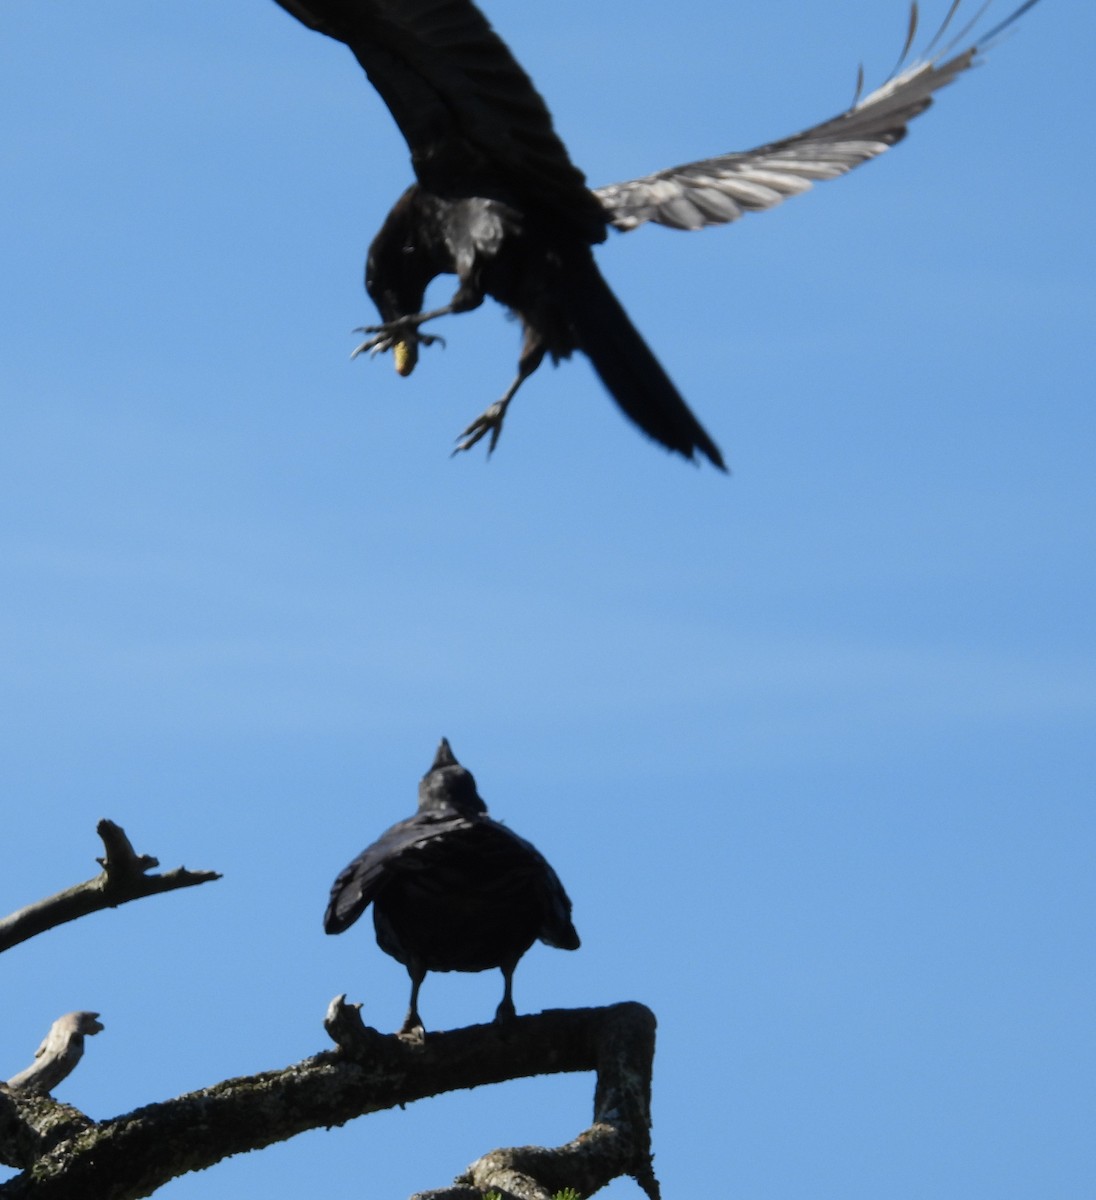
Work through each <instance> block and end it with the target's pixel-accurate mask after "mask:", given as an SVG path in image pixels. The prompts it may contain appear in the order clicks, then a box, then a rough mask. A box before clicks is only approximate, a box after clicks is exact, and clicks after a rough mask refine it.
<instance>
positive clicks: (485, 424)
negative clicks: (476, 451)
mask: <svg viewBox="0 0 1096 1200" xmlns="http://www.w3.org/2000/svg"><path fill="white" fill-rule="evenodd" d="M509 403H510V401H509V400H498V401H496V402H495V403H494V404H492V405H491V407H490V408H488V409H485V410H484V411H483V412H482V413H480V415H479V416H478V417H477V418H476V419H475V420H474V421H473V422H472V424H471V425H469V426H468V428H467V429H466V430H465V431H464V432H463V433H462V434H460V437H462V438H463V439H464V440H463V441H461V442H458V443H457V446H456V449H455V450H454V451H453V454H459V453H460V451H462V450H471V449H472V447H473V446H474V445H475V444H476V443H477V442H479V441H481V440H482V439H483V438H485V437H486V436H487V435H488V434H490V435H491V440H490V441H489V442H488V443H487V457H488V458H490V457H491V454H492V452H493V451H494V449H495V447H496V446H497V445H498V440H499V434H500V433H502V422H503V418H504V417H505V416H506V409H507V407H508V406H509ZM450 457H452V456H450Z"/></svg>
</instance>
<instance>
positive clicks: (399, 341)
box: [350, 313, 445, 375]
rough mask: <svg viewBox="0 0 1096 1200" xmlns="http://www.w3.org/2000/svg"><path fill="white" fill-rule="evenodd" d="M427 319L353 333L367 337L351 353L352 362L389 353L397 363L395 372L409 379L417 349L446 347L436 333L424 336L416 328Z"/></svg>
mask: <svg viewBox="0 0 1096 1200" xmlns="http://www.w3.org/2000/svg"><path fill="white" fill-rule="evenodd" d="M425 319H426V318H425V317H424V316H423V315H422V314H421V313H413V314H412V315H410V316H407V317H398V318H397V319H396V320H395V321H386V322H385V323H384V324H383V325H362V326H360V327H359V328H358V329H355V330H354V332H355V333H370V334H372V335H373V336H372V337H367V338H366V339H365V341H364V342H362V343H361V344H360V345H358V346H355V348H354V349H353V350H351V352H350V357H351V358H357V357H358V355H359V354H366V353H368V355H369V357H370V358H373V357H375V356H376V355H378V354H384V353H385V352H386V351H388V350H391V351H392V352H393V354H394V356H395V360H396V370H397V371H398V372H399V373H400V374H401V375H410V374H411V371H412V370H413V369H414V366H415V363H416V362H417V361H418V357H419V347H420V346H432V345H433V344H434V343H435V342H440V343H441V345H442V346H444V345H445V339H444V338H443V337H439V336H438V335H437V334H436V333H423V332H422V331H421V329H420V328H419V326H420V325H421V324H422V322H423V321H424V320H425Z"/></svg>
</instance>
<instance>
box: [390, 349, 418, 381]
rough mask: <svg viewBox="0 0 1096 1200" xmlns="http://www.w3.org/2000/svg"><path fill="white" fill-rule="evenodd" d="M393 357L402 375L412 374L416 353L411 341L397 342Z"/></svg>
mask: <svg viewBox="0 0 1096 1200" xmlns="http://www.w3.org/2000/svg"><path fill="white" fill-rule="evenodd" d="M392 357H393V358H394V359H395V362H396V370H397V371H398V372H399V374H400V375H405V376H406V375H410V374H411V372H412V371H413V370H414V369H415V353H414V349H413V347H412V346H411V344H410V342H397V343H396V344H395V346H393V347H392Z"/></svg>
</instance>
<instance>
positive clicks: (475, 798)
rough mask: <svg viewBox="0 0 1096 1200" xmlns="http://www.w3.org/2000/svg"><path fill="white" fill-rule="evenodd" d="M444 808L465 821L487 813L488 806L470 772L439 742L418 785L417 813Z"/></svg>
mask: <svg viewBox="0 0 1096 1200" xmlns="http://www.w3.org/2000/svg"><path fill="white" fill-rule="evenodd" d="M445 808H451V809H455V810H456V811H457V812H459V813H460V814H461V816H465V817H471V816H475V815H477V814H479V813H485V812H486V811H487V805H486V804H485V803H484V802H483V800H482V799H481V797H480V794H479V793H478V792H477V791H476V781H475V779H474V778H473V777H472V772H471V771H468V770H466V769H465V768H464V767H462V766H461V765H460V763H459V762H457V760H456V758H455V757H454V755H453V751H452V749H451V748H450V746H449V742H448V741H447V740H446V739H445V738H442V739H441V744H440V745H439V746H438V752H437V754H435V755H434V761H433V762H432V763H431V764H430V770H429V771H427V772H426V774H425V775H424V776H423V777H422V782H421V783H420V784H419V812H420V813H421V812H436V811H438V810H439V809H445Z"/></svg>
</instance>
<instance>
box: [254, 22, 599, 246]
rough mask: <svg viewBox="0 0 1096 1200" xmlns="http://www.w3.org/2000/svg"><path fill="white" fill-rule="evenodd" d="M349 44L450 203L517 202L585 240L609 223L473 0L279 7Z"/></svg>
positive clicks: (426, 177)
mask: <svg viewBox="0 0 1096 1200" xmlns="http://www.w3.org/2000/svg"><path fill="white" fill-rule="evenodd" d="M277 3H278V4H280V5H281V7H282V8H284V9H286V11H287V12H290V13H292V14H293V16H295V17H296V18H297V19H298V20H299V21H301V22H303V23H304V24H305V25H307V26H308V27H309V28H310V29H315V30H317V31H318V32H320V33H325V34H327V35H328V36H329V37H332V38H335V39H336V40H337V41H340V42H345V43H346V44H347V45H348V46H349V47H350V49H351V50H352V51H353V52H354V55H355V57H356V58H357V59H358V62H360V63H361V65H362V67H363V68H364V69H365V72H366V74H367V75H368V76H369V80H370V82H371V83H372V84H373V86H374V87H375V88H376V89H377V91H378V92H379V93H380V95H381V98H382V99H383V100H384V102H385V104H387V105H388V108H389V110H390V111H391V113H392V116H393V117H394V118H395V120H396V124H397V125H398V126H399V127H400V130H401V132H402V133H403V136H404V137H405V138H406V139H407V144H408V146H409V147H410V149H411V161H412V164H413V166H414V168H415V174H416V175H417V176H418V179H419V182H420V183H422V184H423V186H424V187H426V188H428V189H429V190H430V191H433V192H436V193H438V194H440V195H443V196H449V197H452V196H465V195H469V196H472V195H477V196H494V197H497V198H500V199H506V198H507V197H508V196H516V197H519V198H520V199H521V200H522V203H523V204H524V205H526V206H530V207H534V208H535V207H543V208H549V209H550V210H551V211H552V212H553V214H555V215H556V216H558V217H559V218H560V219H562V220H563V221H564V222H565V223H566V224H568V225H573V226H577V227H578V228H579V230H580V231H581V232H582V235H583V236H584V237H585V238H586V239H587V240H588V241H601V240H602V239H603V238H604V237H605V227H606V217H605V213H604V211H603V210H602V208H601V206H600V205H599V204H598V202H597V200H596V199H595V198H594V197H593V196H592V195H591V193H590V191H589V189H588V188H587V185H586V180H585V177H584V176H583V174H582V172H581V171H579V170H578V168H577V167H575V165H574V164H573V163H572V162H571V159H570V157H569V156H568V154H567V150H566V148H565V147H564V145H563V143H562V142H561V141H560V139H559V137H558V136H557V134H556V132H555V129H554V128H553V126H552V118H551V115H550V114H549V112H548V108H547V106H546V105H545V103H544V101H543V100H542V99H541V97H540V95H539V93H538V92H537V90H536V88H534V87H533V84H532V82H531V81H530V79H529V76H528V75H526V73H525V72H524V71H523V70H522V68H521V67H520V66H519V65H518V63H517V61H516V60H515V58H514V56H513V55H512V54H511V53H510V51H509V49H508V48H507V46H506V44H505V43H504V42H503V41H502V39H501V38H500V37H499V36H498V35H497V34H496V33H495V32H494V30H492V28H491V26H490V25H489V24H488V22H487V19H486V18H485V17H484V16H483V14H482V13H481V12H480V11H479V9H478V8H476V6H475V5H474V4H473V3H472V2H471V0H277Z"/></svg>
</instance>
